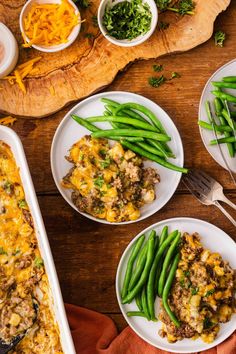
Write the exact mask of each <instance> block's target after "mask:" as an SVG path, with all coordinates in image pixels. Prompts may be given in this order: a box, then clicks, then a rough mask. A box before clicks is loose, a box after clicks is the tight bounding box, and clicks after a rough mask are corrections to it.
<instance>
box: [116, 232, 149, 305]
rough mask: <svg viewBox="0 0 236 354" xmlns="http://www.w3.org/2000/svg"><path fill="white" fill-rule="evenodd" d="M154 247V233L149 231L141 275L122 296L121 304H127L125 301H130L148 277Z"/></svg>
mask: <svg viewBox="0 0 236 354" xmlns="http://www.w3.org/2000/svg"><path fill="white" fill-rule="evenodd" d="M154 247H155V234H153V233H152V232H151V234H150V236H149V239H148V249H147V259H146V263H145V267H144V269H143V271H142V274H141V277H140V278H139V281H138V282H137V284H136V285H135V287H134V288H133V289H132V290H131V291H130V292H129V293H128V294H127V295H126V296H125V297H124V298H122V299H123V301H122V303H123V304H127V303H129V302H131V301H132V300H133V299H134V298H135V296H136V295H137V294H138V293H139V292H140V291H141V289H142V288H143V286H144V285H145V283H146V281H147V278H148V274H149V271H150V268H151V266H152V261H153V257H154Z"/></svg>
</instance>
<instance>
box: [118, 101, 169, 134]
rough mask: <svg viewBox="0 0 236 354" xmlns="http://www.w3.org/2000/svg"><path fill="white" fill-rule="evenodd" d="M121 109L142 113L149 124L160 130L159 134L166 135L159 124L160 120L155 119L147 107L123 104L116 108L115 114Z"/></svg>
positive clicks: (130, 103)
mask: <svg viewBox="0 0 236 354" xmlns="http://www.w3.org/2000/svg"><path fill="white" fill-rule="evenodd" d="M122 109H135V110H137V111H139V112H142V113H143V114H145V115H146V116H147V117H148V118H149V119H150V120H151V122H152V123H153V124H154V125H155V127H157V128H158V129H159V130H160V132H161V133H164V134H166V131H165V129H164V127H163V125H162V124H161V122H160V120H159V119H157V117H156V116H155V114H154V113H153V112H152V111H151V110H150V109H148V108H147V107H145V106H143V105H141V104H138V103H132V102H129V103H123V104H121V105H120V106H119V107H118V108H117V110H116V113H118V112H119V111H120V110H122Z"/></svg>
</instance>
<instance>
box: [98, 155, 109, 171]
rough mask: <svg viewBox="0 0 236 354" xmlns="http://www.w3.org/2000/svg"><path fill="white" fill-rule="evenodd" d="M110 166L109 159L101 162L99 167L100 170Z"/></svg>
mask: <svg viewBox="0 0 236 354" xmlns="http://www.w3.org/2000/svg"><path fill="white" fill-rule="evenodd" d="M110 164H111V159H110V158H109V157H107V158H106V160H104V161H101V162H100V165H101V167H102V168H107V167H108V166H110Z"/></svg>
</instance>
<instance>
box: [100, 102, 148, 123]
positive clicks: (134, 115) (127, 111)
mask: <svg viewBox="0 0 236 354" xmlns="http://www.w3.org/2000/svg"><path fill="white" fill-rule="evenodd" d="M101 101H102V102H103V103H108V104H109V105H111V106H112V107H113V109H114V113H116V108H118V107H119V106H120V103H118V102H116V101H113V100H110V99H109V98H102V99H101ZM121 112H123V113H124V114H128V115H129V116H130V117H133V118H136V119H140V120H143V121H146V119H145V118H144V117H142V116H141V115H140V114H139V113H137V112H134V111H132V109H125V110H122V111H121Z"/></svg>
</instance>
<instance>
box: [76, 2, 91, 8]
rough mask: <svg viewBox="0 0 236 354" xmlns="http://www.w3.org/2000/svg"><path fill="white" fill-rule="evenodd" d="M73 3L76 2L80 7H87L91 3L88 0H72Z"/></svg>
mask: <svg viewBox="0 0 236 354" xmlns="http://www.w3.org/2000/svg"><path fill="white" fill-rule="evenodd" d="M73 1H74V3H77V4H78V5H79V6H80V7H82V9H87V8H88V7H89V6H90V5H91V3H90V1H88V0H73Z"/></svg>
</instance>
